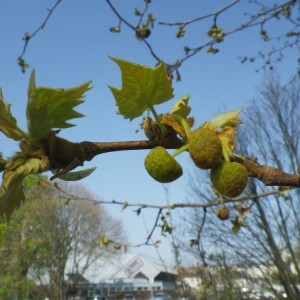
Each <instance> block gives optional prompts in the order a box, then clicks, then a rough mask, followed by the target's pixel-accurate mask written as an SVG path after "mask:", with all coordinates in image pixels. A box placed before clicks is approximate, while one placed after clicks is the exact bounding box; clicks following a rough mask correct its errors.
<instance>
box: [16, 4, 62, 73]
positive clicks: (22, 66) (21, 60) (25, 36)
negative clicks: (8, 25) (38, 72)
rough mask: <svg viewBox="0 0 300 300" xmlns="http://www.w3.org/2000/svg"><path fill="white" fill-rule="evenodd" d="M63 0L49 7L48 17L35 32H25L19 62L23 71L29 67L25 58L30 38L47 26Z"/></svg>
mask: <svg viewBox="0 0 300 300" xmlns="http://www.w3.org/2000/svg"><path fill="white" fill-rule="evenodd" d="M61 2H62V0H57V1H56V2H55V3H54V5H53V6H52V7H51V8H49V9H48V14H47V16H46V18H45V19H44V21H43V22H42V24H41V25H40V26H39V27H37V28H36V30H35V31H34V32H33V33H31V34H30V33H28V32H26V33H25V34H24V37H23V40H24V46H23V50H22V53H21V54H20V56H19V57H18V63H19V66H20V67H21V69H22V72H25V70H26V68H27V67H28V64H27V63H26V62H25V60H24V55H25V53H26V50H27V47H28V44H29V42H30V40H31V39H32V38H33V37H35V36H36V35H37V34H38V33H39V32H40V31H41V30H42V29H44V28H45V26H46V25H47V23H48V21H49V19H50V17H51V15H52V14H53V12H54V11H55V9H56V8H57V7H58V5H59V4H60V3H61Z"/></svg>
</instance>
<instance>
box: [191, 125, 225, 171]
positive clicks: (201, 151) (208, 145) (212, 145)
mask: <svg viewBox="0 0 300 300" xmlns="http://www.w3.org/2000/svg"><path fill="white" fill-rule="evenodd" d="M189 153H190V156H191V158H192V160H193V161H194V163H195V165H196V166H197V167H199V168H201V169H205V170H206V169H211V168H214V167H216V166H217V165H218V164H220V162H221V160H222V157H223V152H222V144H221V141H220V139H219V137H218V135H217V133H216V132H215V131H213V130H212V129H209V128H204V127H200V128H198V129H196V130H194V131H192V132H191V133H190V135H189Z"/></svg>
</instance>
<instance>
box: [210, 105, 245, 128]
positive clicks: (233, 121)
mask: <svg viewBox="0 0 300 300" xmlns="http://www.w3.org/2000/svg"><path fill="white" fill-rule="evenodd" d="M241 111H242V110H241V109H237V110H234V111H230V112H227V113H223V114H220V115H218V116H216V117H215V118H214V119H213V120H212V121H210V122H209V123H210V124H211V125H213V126H215V127H216V128H218V127H221V128H222V127H225V126H231V127H236V126H238V125H240V124H242V123H243V122H242V121H241V120H240V119H239V114H240V112H241Z"/></svg>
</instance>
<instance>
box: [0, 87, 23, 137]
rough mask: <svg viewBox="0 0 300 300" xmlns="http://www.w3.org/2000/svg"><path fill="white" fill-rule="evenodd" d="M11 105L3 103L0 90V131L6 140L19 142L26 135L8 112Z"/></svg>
mask: <svg viewBox="0 0 300 300" xmlns="http://www.w3.org/2000/svg"><path fill="white" fill-rule="evenodd" d="M10 106H11V104H9V103H5V102H4V99H3V95H2V90H1V89H0V131H1V132H2V133H4V134H5V135H6V136H7V137H8V138H11V139H14V140H15V141H20V140H21V139H23V138H25V137H26V133H25V132H24V131H23V130H21V129H20V128H19V127H18V126H17V120H16V119H15V118H14V116H13V115H12V114H11V112H10Z"/></svg>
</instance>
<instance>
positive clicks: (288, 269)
mask: <svg viewBox="0 0 300 300" xmlns="http://www.w3.org/2000/svg"><path fill="white" fill-rule="evenodd" d="M299 92H300V90H299V79H298V78H294V79H292V80H291V81H290V82H288V83H287V84H285V85H282V84H281V83H280V80H279V78H278V77H277V76H276V75H274V74H272V73H271V74H268V76H267V77H266V80H265V82H264V83H263V85H262V87H261V88H260V89H259V94H258V96H257V98H256V99H255V100H253V101H251V103H249V105H248V106H247V108H246V109H245V115H244V123H245V125H244V127H243V130H241V132H240V139H239V145H240V147H241V148H242V151H243V153H246V155H248V156H249V157H250V158H253V159H256V158H255V155H257V157H259V163H261V164H269V165H273V166H278V167H283V165H284V168H285V169H287V170H290V171H291V172H296V169H297V166H298V165H299V160H298V158H299V154H300V148H299V141H300V133H299V130H298V129H297V126H298V124H299V119H300V114H299V112H298V110H295V109H294V108H295V107H299V101H300V98H299V95H300V93H299ZM203 177H204V176H201V175H199V174H198V172H197V173H196V175H195V176H193V177H192V179H191V189H190V190H191V191H192V193H191V195H190V197H192V199H194V200H193V201H195V202H197V203H199V202H200V203H206V202H208V203H211V202H214V203H220V207H222V206H223V205H225V206H226V207H227V208H229V209H230V215H229V216H225V219H227V218H228V219H230V220H226V221H221V220H219V218H218V217H217V215H216V213H215V212H213V211H208V210H207V211H206V210H204V211H203V209H199V208H197V209H195V210H194V211H192V210H191V209H189V210H186V211H185V213H186V218H185V219H184V220H185V221H184V223H180V225H178V226H177V227H178V228H181V229H182V230H183V232H185V236H186V239H189V240H190V241H191V245H192V247H190V245H187V244H186V243H185V242H184V241H185V240H186V239H183V242H182V238H180V239H178V240H179V241H181V242H182V243H183V245H181V246H180V247H179V248H180V249H183V248H184V249H185V251H187V252H188V253H189V257H190V263H193V264H196V265H198V264H201V265H203V263H204V265H205V264H207V265H210V266H211V265H214V260H213V261H211V260H210V258H213V257H219V256H220V255H221V257H224V254H225V256H226V258H227V262H228V261H229V262H230V264H229V265H230V266H232V267H236V266H239V268H242V269H243V268H244V270H245V271H246V272H247V273H248V274H249V276H248V278H246V279H247V280H248V284H250V286H251V285H252V286H255V285H257V283H259V284H258V286H260V288H266V289H269V290H271V291H272V292H273V293H274V294H277V295H278V296H279V290H280V289H281V290H284V291H285V293H286V294H287V297H288V299H298V298H299V293H300V291H299V284H298V283H299V274H300V273H299V263H298V256H297V253H298V247H299V242H298V240H299V238H298V237H299V234H300V231H299V230H300V227H299V214H300V211H299V201H300V197H299V196H300V194H299V191H298V190H297V189H289V188H285V187H283V188H279V189H275V190H274V188H266V187H265V186H264V185H261V184H260V183H259V182H257V181H255V180H250V181H249V183H248V188H247V190H246V191H245V198H246V199H247V197H248V198H250V199H252V200H247V201H245V202H243V201H241V200H242V199H243V195H242V196H241V197H237V198H236V199H233V200H231V199H226V198H223V199H222V198H220V197H218V196H216V195H214V194H212V193H211V191H210V187H209V186H210V182H208V180H207V179H205V178H203ZM204 182H206V187H205V186H203V184H204ZM264 193H265V195H266V196H265V197H263V196H262V195H263V194H264ZM238 200H239V201H240V203H239V204H238V203H237V202H236V201H238ZM191 215H193V218H191ZM203 218H205V219H206V220H205V223H204V221H203ZM244 226H246V227H245V228H244ZM191 232H193V234H191ZM233 232H237V234H234V233H233ZM180 234H181V236H182V232H181V230H180ZM219 263H220V261H219ZM221 265H222V264H221ZM223 265H224V264H223ZM224 266H226V265H224ZM227 266H228V265H227ZM255 269H256V274H254V273H253V270H255ZM207 270H208V272H209V267H208V269H207ZM270 270H273V271H272V272H271V271H270ZM237 283H238V282H236V283H235V284H236V285H237ZM237 287H238V285H237Z"/></svg>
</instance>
